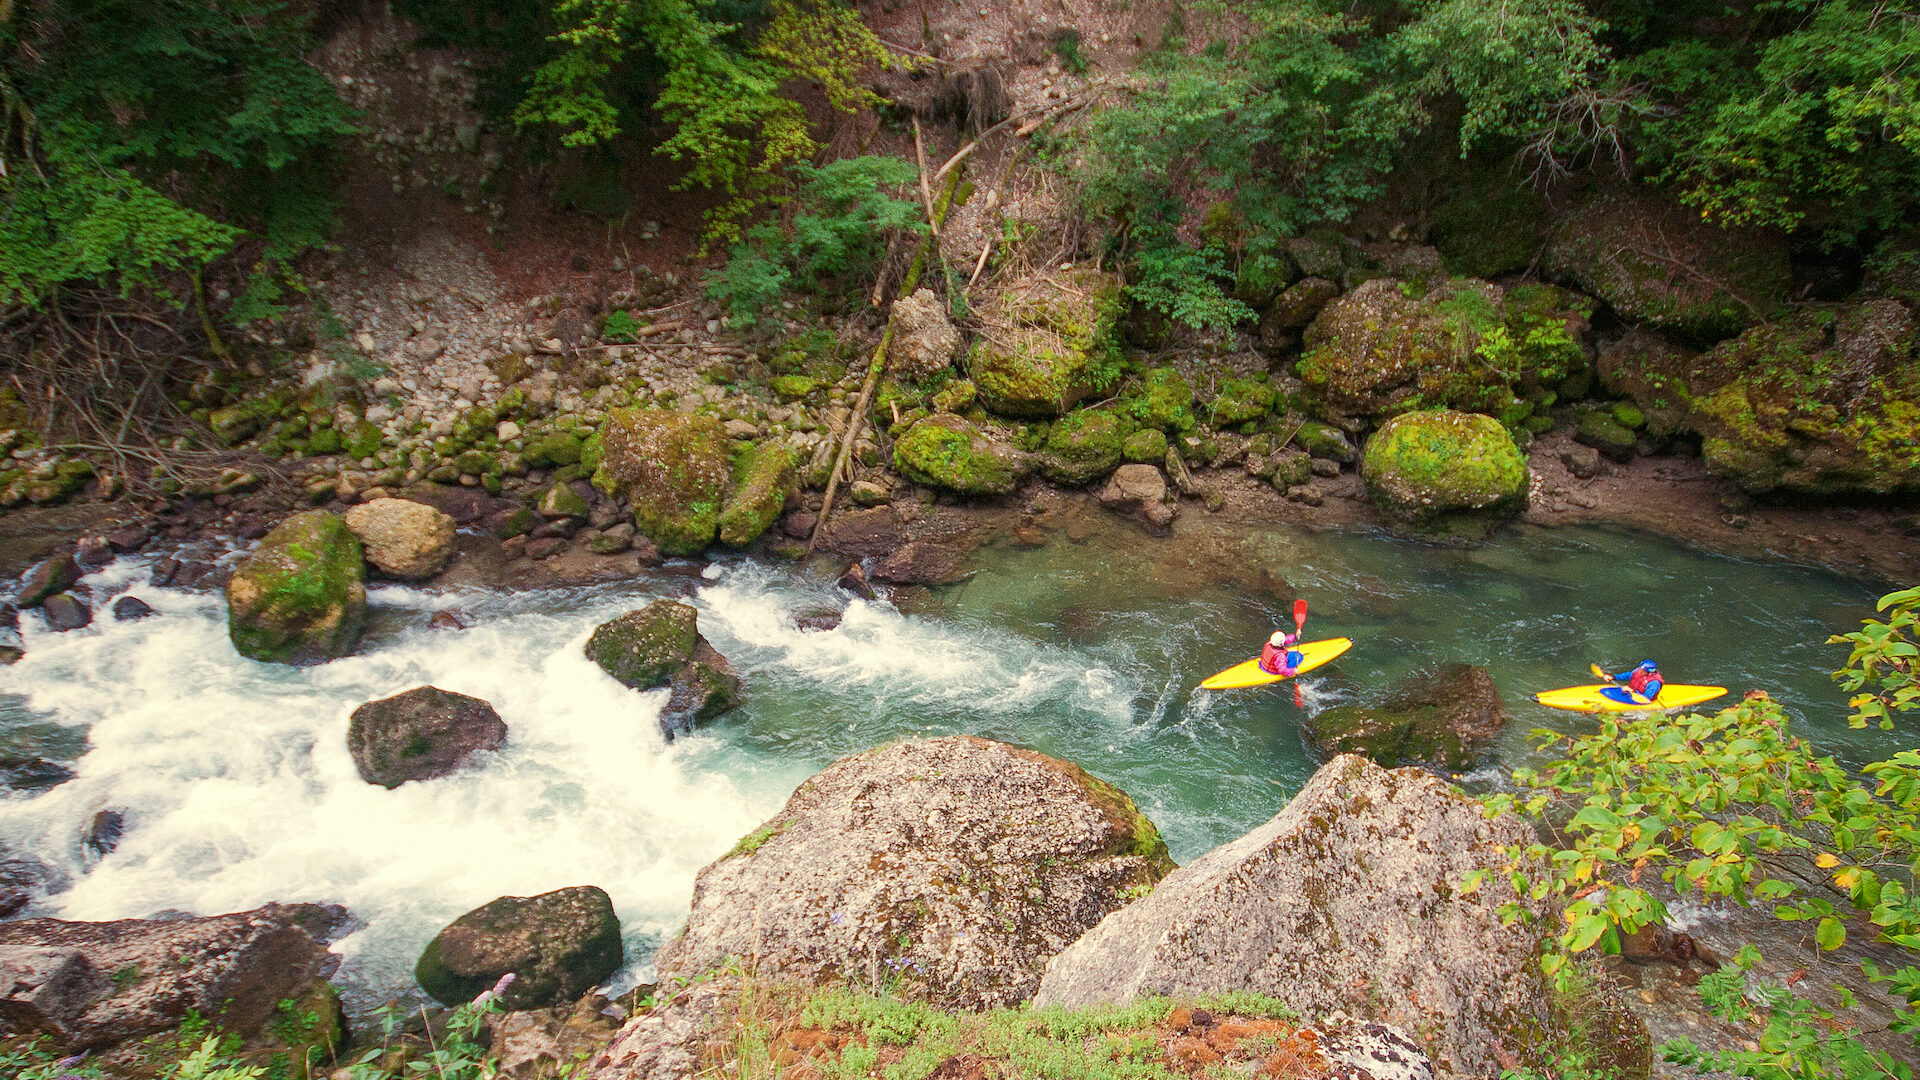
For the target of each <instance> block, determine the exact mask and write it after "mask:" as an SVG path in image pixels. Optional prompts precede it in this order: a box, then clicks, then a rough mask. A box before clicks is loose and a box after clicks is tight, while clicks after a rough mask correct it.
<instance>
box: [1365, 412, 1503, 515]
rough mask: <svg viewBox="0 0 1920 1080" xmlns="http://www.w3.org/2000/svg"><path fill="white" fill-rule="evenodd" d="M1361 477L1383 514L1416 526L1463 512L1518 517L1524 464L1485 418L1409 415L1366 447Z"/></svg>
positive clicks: (1454, 414) (1394, 421)
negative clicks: (1493, 513) (1516, 515)
mask: <svg viewBox="0 0 1920 1080" xmlns="http://www.w3.org/2000/svg"><path fill="white" fill-rule="evenodd" d="M1360 475H1361V477H1362V478H1363V479H1365V480H1366V483H1367V489H1368V491H1369V492H1371V493H1372V495H1373V498H1374V501H1375V502H1376V503H1377V504H1378V505H1379V506H1380V508H1381V510H1382V511H1383V512H1385V513H1387V514H1388V515H1389V516H1390V517H1393V518H1394V519H1396V520H1398V521H1400V522H1402V523H1406V524H1411V525H1414V526H1416V527H1424V526H1428V525H1432V524H1435V523H1437V519H1439V518H1440V517H1442V516H1444V515H1447V514H1449V513H1456V512H1461V511H1472V512H1504V513H1512V512H1516V511H1518V509H1519V508H1520V504H1521V502H1522V501H1523V500H1524V499H1525V497H1526V490H1527V462H1526V458H1524V457H1523V456H1521V453H1520V448H1519V447H1518V446H1515V445H1514V442H1513V437H1512V436H1511V435H1508V434H1507V429H1506V428H1504V427H1502V426H1500V422H1499V421H1497V420H1495V419H1493V418H1492V417H1489V416H1480V415H1477V414H1474V413H1464V412H1458V411H1455V410H1452V409H1441V410H1437V411H1433V412H1418V413H1406V414H1404V415H1402V416H1397V417H1395V418H1393V419H1392V420H1390V421H1388V422H1387V424H1386V426H1384V427H1382V428H1381V429H1380V430H1379V431H1377V432H1375V433H1374V435H1373V437H1372V438H1371V439H1368V440H1367V448H1366V453H1365V455H1364V456H1363V457H1362V458H1361V463H1360Z"/></svg>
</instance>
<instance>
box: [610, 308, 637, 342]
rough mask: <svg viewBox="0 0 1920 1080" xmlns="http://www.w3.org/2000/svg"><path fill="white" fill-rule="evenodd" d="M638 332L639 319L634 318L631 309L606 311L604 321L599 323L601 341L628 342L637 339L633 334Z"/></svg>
mask: <svg viewBox="0 0 1920 1080" xmlns="http://www.w3.org/2000/svg"><path fill="white" fill-rule="evenodd" d="M639 332H640V320H639V319H636V318H634V317H633V312H631V311H612V312H608V313H607V318H606V321H605V322H603V323H601V324H600V337H601V339H602V340H603V341H614V342H619V343H621V344H630V343H632V342H634V341H637V340H639V339H638V338H636V337H635V336H634V335H636V334H638V333H639Z"/></svg>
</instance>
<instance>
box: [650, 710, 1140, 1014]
mask: <svg viewBox="0 0 1920 1080" xmlns="http://www.w3.org/2000/svg"><path fill="white" fill-rule="evenodd" d="M1172 867H1173V863H1172V861H1171V860H1170V859H1168V857H1167V849H1166V845H1165V844H1164V843H1163V842H1162V841H1161V840H1160V834H1159V832H1158V830H1156V829H1155V828H1154V826H1153V823H1152V822H1150V821H1148V820H1147V819H1146V817H1145V816H1144V815H1142V814H1141V813H1140V811H1139V810H1138V809H1137V808H1136V807H1135V806H1134V804H1133V800H1131V799H1129V798H1127V796H1126V795H1125V794H1124V793H1123V792H1121V791H1120V790H1119V789H1117V788H1115V787H1113V786H1112V785H1110V784H1106V783H1103V782H1102V781H1100V780H1096V779H1094V778H1093V777H1091V776H1089V775H1087V773H1086V772H1085V771H1084V770H1082V769H1080V768H1079V767H1078V766H1075V765H1072V764H1070V763H1068V762H1064V761H1058V760H1055V759H1054V758H1050V757H1047V756H1046V755H1044V754H1038V753H1034V752H1033V751H1030V750H1021V749H1018V748H1015V747H1012V746H1007V745H1005V744H1004V743H997V742H991V741H989V740H986V739H979V738H974V737H971V736H953V737H949V738H942V739H928V740H924V741H920V742H910V743H901V744H897V745H894V746H888V747H883V748H881V749H879V750H873V751H869V752H868V753H865V754H860V755H857V756H854V757H850V758H846V759H843V760H841V761H839V762H836V763H835V764H833V765H831V766H828V767H827V769H826V770H824V771H823V772H821V773H819V774H818V775H816V776H815V777H814V778H813V779H811V780H809V781H807V782H806V783H805V784H802V785H801V786H800V789H799V790H798V791H796V792H794V794H793V797H792V798H791V799H789V800H788V801H787V805H786V807H785V809H783V810H781V812H780V813H779V814H777V815H775V816H774V817H773V818H772V819H771V820H770V821H768V822H767V823H766V824H765V825H762V826H761V827H760V828H759V829H756V830H755V831H754V832H752V833H750V834H749V835H748V836H746V837H745V838H744V839H742V840H741V841H740V843H739V845H738V846H736V847H735V848H734V850H733V852H732V853H731V854H729V855H727V856H726V857H724V858H722V859H720V860H719V861H718V862H715V863H713V864H712V865H710V866H708V867H707V868H706V869H705V870H702V871H701V872H700V876H699V878H698V879H697V880H696V882H695V884H694V895H693V912H692V914H691V916H690V917H689V918H688V920H687V928H686V932H685V933H684V934H683V935H682V936H681V937H680V939H679V940H677V941H675V942H673V943H672V944H670V945H668V946H667V947H666V948H665V949H663V950H662V951H661V953H660V955H659V957H658V958H657V961H656V962H657V963H658V965H659V968H660V970H661V972H662V973H664V974H668V975H686V976H694V975H698V974H700V973H702V972H705V971H708V970H711V969H713V968H716V967H718V966H719V965H721V964H722V963H723V962H725V961H727V960H728V959H730V958H732V959H738V960H740V961H741V962H743V963H745V964H746V965H747V966H748V967H749V968H750V969H751V968H753V967H755V966H757V968H758V969H759V970H761V971H777V972H779V973H780V975H781V976H782V977H784V978H790V979H797V980H802V981H812V982H819V983H827V982H839V981H846V982H852V983H856V984H861V985H867V986H883V985H891V986H894V987H896V992H899V993H902V994H906V995H908V996H912V997H916V998H923V999H925V1000H928V1001H931V1002H934V1003H936V1004H940V1005H944V1006H949V1007H961V1008H984V1007H993V1006H999V1005H1010V1004H1013V1003H1016V1002H1019V1001H1022V1000H1024V999H1025V998H1026V997H1027V996H1028V995H1030V994H1031V993H1033V990H1034V987H1035V986H1037V985H1038V984H1039V981H1040V971H1041V967H1042V965H1044V964H1045V963H1046V961H1047V959H1048V957H1051V956H1052V955H1053V954H1054V953H1056V952H1058V951H1059V950H1060V949H1061V948H1063V947H1065V946H1066V945H1067V943H1069V942H1071V941H1073V940H1074V939H1075V938H1078V937H1079V936H1080V935H1081V934H1083V933H1085V932H1086V931H1087V930H1088V929H1090V928H1092V927H1093V926H1094V924H1096V923H1098V922H1099V921H1100V919H1101V918H1102V917H1104V916H1105V915H1106V914H1107V913H1108V912H1111V911H1114V910H1116V909H1118V908H1120V907H1121V906H1122V905H1123V904H1125V903H1126V902H1127V899H1128V898H1129V897H1130V896H1132V895H1134V894H1136V893H1138V892H1141V891H1144V890H1145V889H1146V888H1148V887H1150V886H1151V885H1152V884H1153V883H1154V882H1155V881H1157V880H1159V878H1160V877H1161V875H1162V874H1164V873H1166V872H1167V871H1168V870H1170V869H1172Z"/></svg>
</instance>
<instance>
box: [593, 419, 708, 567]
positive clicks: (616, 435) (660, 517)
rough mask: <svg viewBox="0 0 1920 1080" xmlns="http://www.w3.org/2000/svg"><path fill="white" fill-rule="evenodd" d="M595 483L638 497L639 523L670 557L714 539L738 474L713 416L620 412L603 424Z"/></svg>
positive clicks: (635, 505)
mask: <svg viewBox="0 0 1920 1080" xmlns="http://www.w3.org/2000/svg"><path fill="white" fill-rule="evenodd" d="M599 435H600V439H601V446H602V449H601V454H602V457H601V460H600V463H599V467H598V468H597V469H596V471H595V472H594V474H593V483H594V486H595V487H598V488H599V489H600V490H602V491H605V492H609V493H618V494H624V495H626V496H627V497H628V498H629V499H631V500H632V501H633V523H634V526H635V527H636V528H638V529H639V530H640V531H641V532H642V533H645V534H646V536H647V538H648V539H650V540H652V541H653V542H654V543H655V544H657V545H659V548H660V550H661V551H663V552H665V553H666V554H669V555H693V554H697V553H699V552H700V551H702V550H704V549H705V548H706V546H707V545H708V544H709V543H711V542H712V541H713V537H714V533H715V532H716V531H717V530H718V528H719V524H720V507H721V502H722V500H723V499H724V498H725V496H726V494H727V491H728V489H729V487H730V485H731V482H732V479H733V467H732V462H731V458H730V455H729V453H728V441H727V432H726V429H725V428H723V427H722V426H721V425H720V421H718V420H715V419H713V418H712V417H710V416H688V415H686V414H684V413H677V412H667V411H665V410H660V409H615V410H613V411H612V412H610V413H608V414H607V420H606V422H605V423H604V424H602V425H601V428H600V432H599Z"/></svg>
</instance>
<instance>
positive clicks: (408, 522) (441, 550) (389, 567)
mask: <svg viewBox="0 0 1920 1080" xmlns="http://www.w3.org/2000/svg"><path fill="white" fill-rule="evenodd" d="M346 521H347V528H349V529H352V530H353V535H355V536H357V537H359V538H360V544H361V546H362V547H363V548H364V549H365V551H366V556H367V561H368V562H370V563H372V564H373V565H375V566H377V567H379V568H380V569H381V570H382V571H383V572H385V573H387V574H390V575H392V576H393V577H397V578H401V579H404V580H407V581H418V580H420V579H422V578H430V577H432V576H433V575H435V574H437V573H439V572H440V571H442V570H445V569H446V568H447V562H448V560H450V559H452V558H453V519H452V518H450V517H448V516H447V515H445V514H443V513H441V512H440V511H438V510H435V509H434V508H433V507H431V506H428V505H426V504H424V503H417V502H409V501H407V500H406V499H375V500H373V501H372V502H366V503H361V504H360V505H359V506H356V507H354V508H353V509H351V510H348V511H347V515H346Z"/></svg>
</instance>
